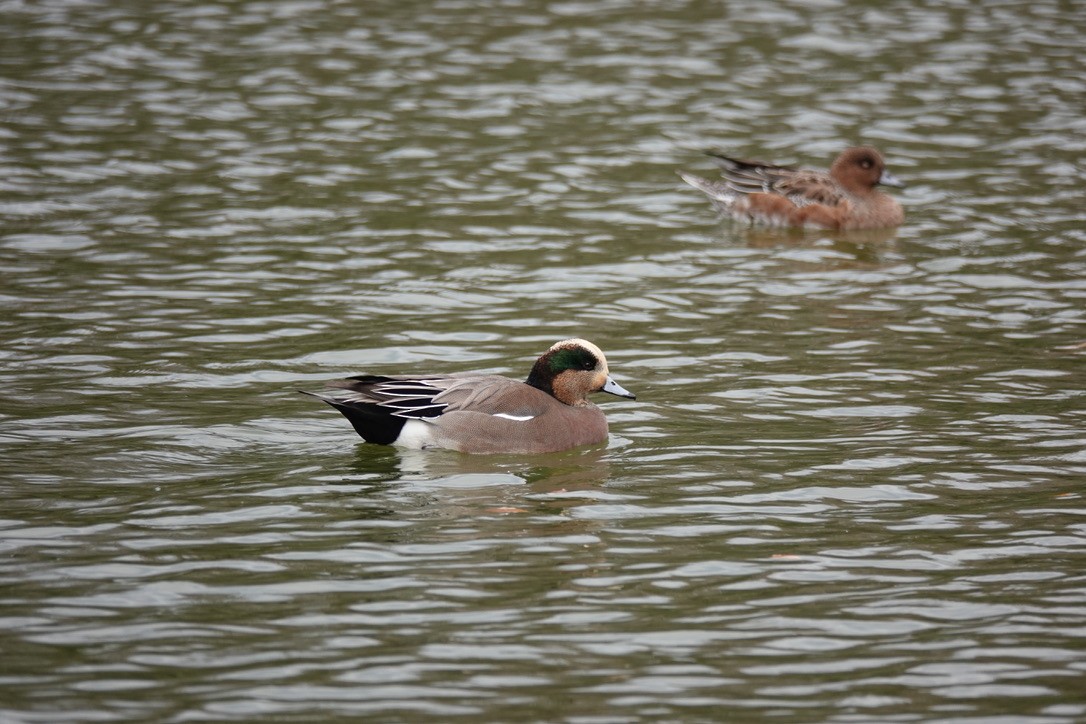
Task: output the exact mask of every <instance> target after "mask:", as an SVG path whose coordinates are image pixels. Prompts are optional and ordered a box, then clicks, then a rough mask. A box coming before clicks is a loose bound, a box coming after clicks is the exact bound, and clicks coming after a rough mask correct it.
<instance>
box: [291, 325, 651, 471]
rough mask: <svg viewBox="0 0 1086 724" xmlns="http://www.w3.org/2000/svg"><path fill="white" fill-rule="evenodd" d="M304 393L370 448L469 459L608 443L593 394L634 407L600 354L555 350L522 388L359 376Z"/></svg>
mask: <svg viewBox="0 0 1086 724" xmlns="http://www.w3.org/2000/svg"><path fill="white" fill-rule="evenodd" d="M328 387H330V388H334V389H332V390H330V391H325V392H318V393H314V392H307V393H305V394H308V395H313V396H314V397H318V398H320V399H322V400H324V401H325V402H327V403H328V404H329V405H331V406H332V407H334V408H336V409H337V410H339V411H340V412H342V413H343V415H344V416H345V417H346V418H347V419H348V420H349V421H350V423H351V424H352V425H354V429H355V431H357V432H358V434H359V435H361V436H362V438H363V439H364V440H366V441H368V442H374V443H379V444H382V445H393V444H394V445H399V446H402V447H409V448H446V449H450V450H459V451H461V452H467V453H549V452H557V451H559V450H566V449H568V448H572V447H577V446H580V445H589V444H593V443H598V442H602V441H604V440H606V439H607V418H606V417H604V415H603V412H602V411H601V410H600V408H598V407H596V406H595V405H594V404H592V403H591V402H589V401H588V399H587V397H588V395H589V394H590V393H592V392H601V391H602V392H609V393H611V394H613V395H618V396H620V397H628V398H630V399H631V400H632V399H635V398H634V395H632V394H631V393H629V392H627V391H626V390H624V389H623V388H622V387H620V386H619V385H618V384H617V383H616V382H615V381H614V380H613V379H611V376H610V374H609V372H608V370H607V359H606V358H605V357H604V356H603V352H601V351H600V348H599V347H597V346H596V345H594V344H592V343H591V342H588V341H586V340H583V339H567V340H564V341H562V342H558V343H557V344H555V345H554V346H552V347H551V348H550V349H548V350H547V351H546V352H545V353H544V354H543V356H542V357H540V358H539V359H538V360H536V363H535V365H534V366H533V367H532V371H531V373H530V374H529V375H528V379H527V380H526V381H525V382H518V381H516V380H511V379H509V378H508V377H502V376H500V375H487V374H480V373H473V372H468V373H459V374H450V375H391V376H380V375H359V376H357V377H348V378H347V379H344V380H336V381H334V382H330V383H329V384H328Z"/></svg>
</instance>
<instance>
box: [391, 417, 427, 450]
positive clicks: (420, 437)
mask: <svg viewBox="0 0 1086 724" xmlns="http://www.w3.org/2000/svg"><path fill="white" fill-rule="evenodd" d="M394 444H395V445H397V446H399V447H406V448H413V449H415V450H422V449H423V448H427V447H433V444H434V431H433V430H432V429H431V427H430V424H429V423H427V422H423V421H422V420H408V421H407V422H405V423H404V425H403V429H402V430H400V434H399V436H398V437H397V438H396V442H395V443H394Z"/></svg>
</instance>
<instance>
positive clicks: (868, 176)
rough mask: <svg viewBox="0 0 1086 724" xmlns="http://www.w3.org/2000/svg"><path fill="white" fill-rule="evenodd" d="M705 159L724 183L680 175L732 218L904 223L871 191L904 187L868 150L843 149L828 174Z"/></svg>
mask: <svg viewBox="0 0 1086 724" xmlns="http://www.w3.org/2000/svg"><path fill="white" fill-rule="evenodd" d="M708 154H709V155H710V156H712V157H713V158H714V160H715V161H716V162H717V163H718V164H719V165H720V167H721V169H723V172H722V175H723V177H724V180H723V181H710V180H708V179H704V178H700V177H698V176H694V175H693V174H688V173H685V172H682V171H680V172H679V176H681V177H682V179H683V181H686V182H687V183H688V184H690V185H691V186H693V187H694V188H696V189H699V190H701V191H703V192H705V194H707V195H708V196H709V198H710V199H711V200H712V201H713V205H714V206H716V207H717V208H718V209H719V210H720V211H721V212H723V213H725V214H727V215H729V216H731V217H732V218H733V219H738V220H740V221H747V222H750V223H752V224H766V225H769V226H813V227H817V228H822V229H841V230H851V229H881V228H886V227H891V226H900V225H901V223H902V222H903V221H904V220H905V213H904V212H903V211H902V209H901V204H899V203H898V202H897V201H896V200H895V199H894V198H893V197H891V196H889V195H888V194H885V193H883V192H882V191H879V190H878V189H876V188H875V187H876V186H878V185H882V186H896V187H898V188H902V187H904V186H905V184H903V183H901V182H900V181H898V180H897V178H895V177H894V176H893V174H891V173H890V172H889V171H887V170H886V164H885V163H884V162H883V160H882V156H881V155H880V154H879V152H878V151H877V150H875V149H874V148H871V147H870V146H856V147H853V148H846V149H845V150H844V151H842V152H841V155H839V156H838V157H837V160H835V161H834V162H833V165H832V166H830V170H829V173H827V172H825V171H814V170H810V169H797V168H793V167H790V166H775V165H773V164H768V163H760V162H758V161H740V160H738V159H734V158H730V157H728V156H725V155H723V154H721V153H717V152H715V151H709V152H708Z"/></svg>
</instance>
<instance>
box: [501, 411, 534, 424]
mask: <svg viewBox="0 0 1086 724" xmlns="http://www.w3.org/2000/svg"><path fill="white" fill-rule="evenodd" d="M491 417H504V418H505V419H506V420H516V421H517V422H527V421H528V420H532V419H535V415H506V414H505V413H504V412H495V413H494V414H493V415H491Z"/></svg>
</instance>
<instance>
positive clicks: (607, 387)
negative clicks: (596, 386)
mask: <svg viewBox="0 0 1086 724" xmlns="http://www.w3.org/2000/svg"><path fill="white" fill-rule="evenodd" d="M600 390H602V391H603V392H607V393H610V394H612V395H618V396H619V397H628V398H629V399H631V400H636V399H637V397H635V396H634V394H633V393H632V392H630V391H628V390H626V389H625V388H624V387H623V386H622V385H620V384H619V383H617V382H615V381H614V380H613V379H611V378H610V377H608V378H607V381H606V382H604V383H603V387H601V388H600Z"/></svg>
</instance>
